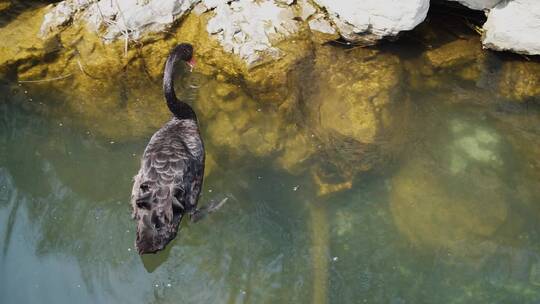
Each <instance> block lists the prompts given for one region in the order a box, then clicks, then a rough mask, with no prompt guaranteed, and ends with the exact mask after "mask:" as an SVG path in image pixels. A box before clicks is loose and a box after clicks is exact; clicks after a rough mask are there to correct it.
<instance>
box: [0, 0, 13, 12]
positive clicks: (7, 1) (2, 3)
mask: <svg viewBox="0 0 540 304" xmlns="http://www.w3.org/2000/svg"><path fill="white" fill-rule="evenodd" d="M10 7H11V0H0V13H1V12H2V11H4V10H7V9H9V8H10Z"/></svg>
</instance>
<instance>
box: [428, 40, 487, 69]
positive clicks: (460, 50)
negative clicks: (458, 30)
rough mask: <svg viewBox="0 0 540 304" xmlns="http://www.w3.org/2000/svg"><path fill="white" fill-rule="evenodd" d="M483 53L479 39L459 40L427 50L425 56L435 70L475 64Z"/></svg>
mask: <svg viewBox="0 0 540 304" xmlns="http://www.w3.org/2000/svg"><path fill="white" fill-rule="evenodd" d="M481 51H482V49H481V47H480V45H479V44H478V40H477V39H457V40H454V41H451V42H449V43H446V44H443V45H442V46H440V47H437V48H434V49H430V50H427V51H426V52H425V54H424V56H425V57H426V60H427V62H428V63H429V64H431V65H432V66H433V67H435V68H455V67H458V66H462V65H465V64H471V63H474V62H475V61H476V59H477V57H478V55H479V54H480V52H481Z"/></svg>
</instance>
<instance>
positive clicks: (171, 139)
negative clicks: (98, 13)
mask: <svg viewBox="0 0 540 304" xmlns="http://www.w3.org/2000/svg"><path fill="white" fill-rule="evenodd" d="M191 54H192V48H191V46H190V45H188V44H181V45H179V46H177V47H175V48H174V49H173V50H172V51H171V54H170V55H169V58H168V59H167V63H166V65H165V72H164V77H163V88H164V94H165V98H166V100H167V105H168V106H169V109H170V110H171V112H172V113H173V114H174V116H173V118H172V119H171V120H170V121H169V122H167V123H166V124H165V125H164V126H163V127H162V128H161V129H159V130H158V131H157V132H156V133H155V134H154V135H153V136H152V138H151V139H150V142H149V143H148V145H147V147H146V149H145V150H144V154H143V156H142V159H141V168H140V170H139V172H138V174H137V175H136V176H135V178H134V183H133V190H132V192H131V205H132V209H133V217H134V218H135V219H136V220H137V221H138V224H137V239H136V247H137V249H138V251H139V253H140V254H143V253H149V252H156V251H159V250H162V249H163V248H164V247H165V245H167V244H168V243H169V242H170V241H171V240H172V239H174V238H175V237H176V233H177V231H178V226H179V224H180V221H181V220H182V218H183V216H184V215H185V214H190V215H193V214H195V213H197V212H198V209H197V201H198V199H199V194H200V192H201V187H202V184H203V176H204V145H203V142H202V139H201V136H200V134H199V127H198V124H197V117H196V115H195V112H194V111H193V110H192V109H191V107H190V106H189V105H188V104H186V103H184V102H182V101H180V100H178V99H177V98H176V95H175V93H174V88H173V82H172V76H173V68H174V66H175V64H176V63H177V61H179V60H184V61H189V60H190V59H191Z"/></svg>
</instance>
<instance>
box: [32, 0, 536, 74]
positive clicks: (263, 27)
mask: <svg viewBox="0 0 540 304" xmlns="http://www.w3.org/2000/svg"><path fill="white" fill-rule="evenodd" d="M447 1H451V2H453V1H457V2H459V3H461V4H462V5H464V6H466V7H468V8H471V9H475V10H484V11H485V12H486V14H487V22H486V24H485V25H484V28H483V30H482V31H483V45H484V47H486V48H490V49H494V50H508V51H513V52H517V53H523V54H529V55H538V54H540V41H539V39H536V38H537V37H540V27H539V26H538V25H539V24H540V2H537V1H535V0H514V1H511V2H507V1H500V0H447ZM395 3H396V2H395V1H391V0H379V1H356V2H352V1H345V0H343V1H329V0H298V1H293V0H260V1H252V0H234V1H216V0H147V1H137V0H126V1H110V0H101V1H90V0H64V1H62V2H59V3H58V4H56V5H54V6H53V7H51V9H50V11H49V12H48V13H47V14H46V15H45V18H44V21H43V24H42V26H41V35H42V36H47V35H50V34H53V33H55V32H57V31H58V30H61V28H62V27H64V26H66V25H68V24H70V23H71V22H72V21H84V22H86V24H87V25H88V28H90V29H92V30H93V31H95V32H97V33H99V34H100V36H101V37H102V39H103V40H105V41H112V40H115V39H124V40H125V41H126V42H128V41H130V40H138V39H140V38H141V37H142V36H143V35H144V34H145V33H148V32H158V31H163V30H166V29H167V28H168V27H170V26H172V25H173V24H175V22H177V20H179V19H182V18H183V17H185V15H187V14H189V13H191V12H193V13H195V14H198V15H200V14H208V15H209V16H210V17H209V20H208V24H207V27H206V30H207V33H208V35H210V36H211V37H214V38H215V39H216V40H217V41H219V43H220V44H221V46H222V47H223V49H224V50H225V51H227V52H230V53H233V54H235V55H237V56H238V57H240V58H241V59H242V60H243V61H244V62H245V63H246V64H247V66H248V67H254V66H256V65H258V64H260V63H263V62H265V60H266V59H270V60H275V59H279V58H281V56H282V52H281V51H280V49H279V48H277V47H275V45H277V44H279V42H280V41H283V40H284V39H287V38H291V37H294V36H296V35H297V34H298V33H299V32H301V31H302V29H305V28H307V29H309V30H310V32H311V34H312V35H313V36H315V37H317V38H322V39H318V41H319V42H325V41H328V40H333V39H336V38H338V37H341V38H343V39H344V40H346V41H348V42H349V43H354V44H358V45H372V44H375V43H376V42H377V41H379V40H381V39H385V38H392V37H395V36H396V35H398V34H399V33H400V32H403V31H408V30H411V29H413V28H414V27H416V26H417V25H418V24H420V23H421V22H422V21H423V20H424V19H425V18H426V15H427V12H428V9H429V5H430V2H429V0H406V1H399V4H398V5H397V6H396V4H395ZM513 16H520V19H519V22H515V20H514V18H512V17H513Z"/></svg>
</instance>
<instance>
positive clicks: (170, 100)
mask: <svg viewBox="0 0 540 304" xmlns="http://www.w3.org/2000/svg"><path fill="white" fill-rule="evenodd" d="M178 56H179V55H178V53H172V54H170V55H169V58H167V62H166V63H165V71H164V73H163V94H164V95H165V100H167V106H168V107H169V110H170V111H171V112H172V113H173V114H174V116H176V117H177V118H178V119H193V120H197V116H196V115H195V112H194V111H193V109H192V108H191V107H190V106H189V105H188V104H187V103H185V102H183V101H181V100H179V99H178V98H176V93H175V92H174V81H173V77H174V67H175V65H176V63H177V62H178V61H179V58H178Z"/></svg>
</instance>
